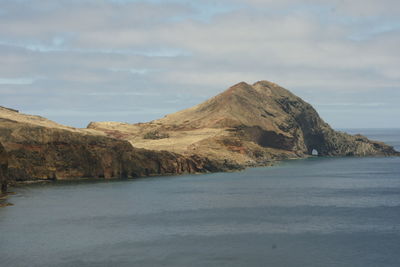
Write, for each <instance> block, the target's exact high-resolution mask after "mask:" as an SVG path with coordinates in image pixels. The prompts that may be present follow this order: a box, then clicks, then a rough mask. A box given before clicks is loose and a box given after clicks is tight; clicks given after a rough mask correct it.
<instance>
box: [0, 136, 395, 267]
mask: <svg viewBox="0 0 400 267" xmlns="http://www.w3.org/2000/svg"><path fill="white" fill-rule="evenodd" d="M346 131H347V132H350V133H361V134H364V135H366V136H368V137H370V138H372V139H377V140H382V141H385V142H387V143H388V144H391V145H393V146H395V147H396V148H397V150H400V129H347V130H346ZM11 190H13V191H15V193H16V194H15V195H12V196H10V197H9V200H8V201H9V202H11V203H13V204H14V205H13V206H9V207H5V208H1V209H0V266H7V267H12V266H41V267H43V266H61V267H66V266H83V267H85V266H144V267H146V266H174V267H179V266H184V267H189V266H201V267H208V266H229V267H232V266H243V267H249V266H250V267H251V266H257V267H258V266H274V267H280V266H282V267H283V266H305V267H312V266H321V267H329V266H349V267H357V266H359V267H368V266H371V267H372V266H374V267H376V266H393V267H398V266H400V157H366V158H357V157H339V158H328V157H315V158H309V159H304V160H292V161H285V162H282V163H280V164H278V165H276V166H273V167H265V168H264V167H263V168H250V169H247V170H245V171H242V172H233V173H214V174H206V175H184V176H175V177H172V176H169V177H154V178H143V179H142V178H141V179H134V180H125V181H91V182H88V181H80V182H56V183H52V184H34V185H27V186H19V187H14V188H11Z"/></svg>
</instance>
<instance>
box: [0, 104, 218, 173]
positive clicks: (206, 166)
mask: <svg viewBox="0 0 400 267" xmlns="http://www.w3.org/2000/svg"><path fill="white" fill-rule="evenodd" d="M0 142H2V143H3V145H4V147H5V148H6V149H7V151H8V155H9V177H10V180H11V181H25V180H37V179H45V180H53V179H73V178H92V177H93V178H108V179H112V178H131V177H139V176H152V175H171V174H181V173H196V172H208V171H218V170H224V169H223V168H224V166H220V165H218V164H214V163H213V162H211V161H209V160H207V159H205V158H201V157H196V156H191V157H185V156H182V155H178V154H176V153H173V152H168V151H150V150H145V149H138V148H134V147H133V146H132V145H131V144H130V143H129V142H127V141H124V140H117V139H114V138H110V137H107V136H104V135H101V133H96V132H93V131H90V130H80V129H74V128H70V127H66V126H62V125H61V126H60V125H58V124H56V123H54V122H51V121H48V120H46V119H44V118H41V117H36V116H30V115H24V114H20V113H17V112H15V111H10V110H5V109H1V108H0Z"/></svg>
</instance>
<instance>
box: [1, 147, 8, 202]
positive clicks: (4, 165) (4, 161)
mask: <svg viewBox="0 0 400 267" xmlns="http://www.w3.org/2000/svg"><path fill="white" fill-rule="evenodd" d="M7 171H8V155H7V152H6V150H5V149H4V147H3V145H2V144H1V143H0V196H1V195H3V194H6V193H7V184H8V172H7Z"/></svg>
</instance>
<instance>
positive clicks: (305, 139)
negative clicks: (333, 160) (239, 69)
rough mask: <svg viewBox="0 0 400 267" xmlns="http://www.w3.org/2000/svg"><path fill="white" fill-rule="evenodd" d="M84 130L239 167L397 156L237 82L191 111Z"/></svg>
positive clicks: (284, 98)
mask: <svg viewBox="0 0 400 267" xmlns="http://www.w3.org/2000/svg"><path fill="white" fill-rule="evenodd" d="M88 128H90V129H95V130H98V131H102V132H103V133H104V134H106V135H108V136H113V137H116V138H120V139H124V140H128V141H130V142H131V143H132V144H133V145H134V146H136V147H142V148H147V149H154V150H170V151H174V152H176V153H180V154H184V155H200V156H203V157H208V158H210V159H212V160H216V161H218V160H224V159H229V160H231V161H233V162H234V163H237V164H240V165H243V166H254V165H266V164H269V163H271V162H273V161H275V160H280V159H287V158H302V157H307V156H309V155H311V154H312V152H313V151H317V152H318V155H320V156H372V155H382V156H390V155H398V152H396V151H395V150H394V149H393V148H392V147H390V146H388V145H385V144H384V143H382V142H377V141H372V140H369V139H368V138H366V137H364V136H361V135H356V136H352V135H349V134H346V133H343V132H338V131H335V130H333V129H332V128H331V127H330V126H329V125H328V124H327V123H325V122H324V121H323V120H322V119H321V118H320V116H319V115H318V113H317V112H316V111H315V109H314V108H313V107H312V106H311V105H310V104H308V103H306V102H305V101H303V100H302V99H300V98H299V97H297V96H295V95H294V94H292V93H291V92H289V91H288V90H286V89H284V88H282V87H280V86H278V85H277V84H274V83H271V82H268V81H260V82H257V83H255V84H253V85H250V84H247V83H244V82H241V83H239V84H236V85H234V86H232V87H231V88H229V89H227V90H226V91H224V92H223V93H221V94H219V95H217V96H215V97H213V98H211V99H209V100H207V101H205V102H204V103H202V104H199V105H197V106H195V107H192V108H189V109H186V110H183V111H179V112H177V113H174V114H170V115H167V116H166V117H164V118H162V119H159V120H155V121H152V122H149V123H141V124H123V123H115V122H96V123H91V124H89V126H88Z"/></svg>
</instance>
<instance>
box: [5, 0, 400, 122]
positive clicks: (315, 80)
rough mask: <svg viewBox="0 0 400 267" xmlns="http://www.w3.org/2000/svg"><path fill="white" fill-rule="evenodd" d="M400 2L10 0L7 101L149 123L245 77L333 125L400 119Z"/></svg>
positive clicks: (78, 118)
mask: <svg viewBox="0 0 400 267" xmlns="http://www.w3.org/2000/svg"><path fill="white" fill-rule="evenodd" d="M399 47H400V1H395V0H362V1H361V0H352V1H344V0H331V1H329V0H325V1H324V0H303V1H295V0H280V1H272V0H229V1H228V0H226V1H224V0H221V1H211V0H202V1H188V0H163V1H161V0H159V1H156V0H148V1H134V0H131V1H129V0H79V1H78V0H58V1H55V0H36V1H35V0H0V59H1V64H0V95H1V98H0V100H1V101H0V105H3V106H8V107H12V108H16V109H19V110H21V111H22V112H26V113H33V114H39V115H42V116H45V117H48V118H50V119H53V120H56V121H57V122H60V123H64V124H69V125H73V126H77V127H85V126H86V125H87V124H88V123H89V122H90V121H103V120H113V121H124V122H132V123H133V122H139V121H148V120H152V119H156V118H159V117H162V116H164V115H165V114H167V113H171V112H174V111H177V110H179V109H182V108H186V107H189V106H192V105H194V104H197V103H199V102H201V101H203V100H205V99H207V98H209V97H211V96H213V95H215V94H217V93H219V92H221V91H223V90H225V89H226V88H228V87H229V86H231V85H233V84H235V83H237V82H240V81H246V82H248V83H253V82H256V81H258V80H270V81H273V82H276V83H278V84H280V85H282V86H284V87H286V88H288V89H290V90H291V91H292V92H294V93H296V94H297V95H299V96H300V97H302V98H304V99H305V100H306V101H308V102H310V103H311V104H313V105H314V106H315V107H316V108H317V110H318V111H319V112H320V114H321V116H322V117H323V118H324V119H325V120H326V121H327V122H328V123H330V124H331V125H332V126H333V127H336V128H344V127H400V125H399V119H398V118H399V117H400V105H399V100H400V91H399V88H400V53H399Z"/></svg>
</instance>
